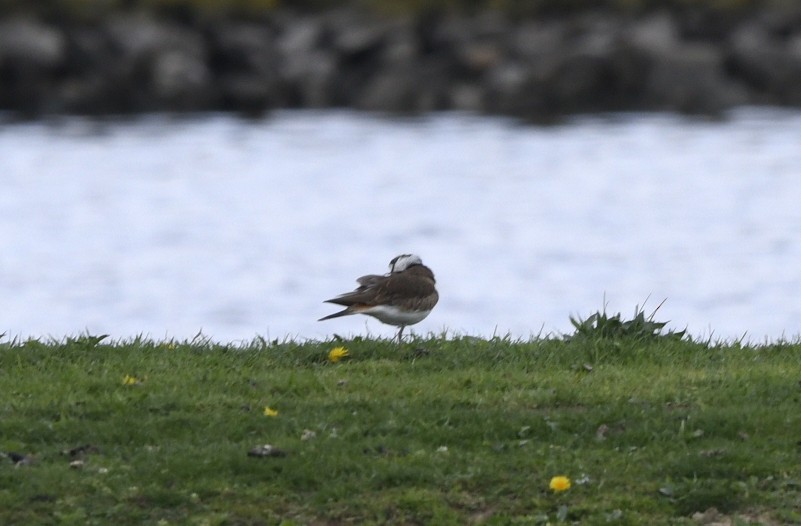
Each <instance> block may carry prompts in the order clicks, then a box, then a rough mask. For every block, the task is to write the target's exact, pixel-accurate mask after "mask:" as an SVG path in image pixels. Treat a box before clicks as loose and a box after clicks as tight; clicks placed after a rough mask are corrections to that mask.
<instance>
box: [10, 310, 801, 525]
mask: <svg viewBox="0 0 801 526" xmlns="http://www.w3.org/2000/svg"><path fill="white" fill-rule="evenodd" d="M613 318H614V317H613ZM607 319H609V318H607ZM585 329H588V327H585ZM646 332H648V333H649V334H648V335H647V337H629V336H622V337H614V338H610V337H606V336H603V335H595V336H594V335H593V333H592V331H589V330H585V333H584V334H583V335H581V336H580V337H579V336H574V337H571V338H547V339H536V340H532V341H530V342H513V341H509V340H507V339H501V338H495V339H490V340H483V339H475V338H471V337H451V338H444V337H435V336H431V337H427V338H419V339H416V340H414V341H411V342H407V343H406V344H404V346H403V347H402V348H398V346H397V345H396V344H395V343H393V342H390V341H386V340H378V341H376V340H364V339H358V338H357V339H353V340H349V341H343V342H338V341H337V342H309V343H295V342H284V343H281V342H272V343H270V342H265V341H262V340H257V341H254V342H253V343H250V344H245V345H219V344H215V343H213V342H210V341H206V340H201V341H195V342H153V341H148V340H144V339H136V340H133V341H117V342H112V341H110V340H108V339H101V338H92V337H89V336H83V337H78V338H71V339H67V340H64V341H58V342H55V341H51V342H40V341H35V340H31V341H24V342H22V341H12V342H9V341H8V340H7V339H6V340H3V341H2V342H0V451H3V452H5V453H6V454H8V453H17V454H23V455H26V456H29V457H30V458H32V462H30V463H28V462H27V461H26V462H22V463H20V464H19V465H15V464H14V463H13V462H12V460H11V459H10V458H0V524H76V525H78V524H80V525H83V524H103V525H105V524H115V525H120V526H121V525H127V524H132V525H133V524H137V525H138V524H210V525H216V524H220V525H223V524H225V525H245V524H386V523H391V524H453V525H462V524H471V523H472V524H493V525H501V524H545V523H547V522H550V523H551V524H556V523H559V522H561V521H564V522H565V523H568V524H569V523H573V524H610V523H611V524H631V525H640V524H657V525H658V524H696V522H695V521H693V520H692V519H691V516H692V514H693V513H696V512H704V511H705V510H708V509H709V508H713V507H714V508H716V509H717V510H718V511H719V512H720V513H721V514H723V515H724V516H725V517H727V518H729V519H730V520H731V521H732V524H751V523H753V524H792V523H799V522H801V513H800V512H799V511H798V510H799V509H801V462H799V455H800V454H801V447H799V440H801V410H799V407H800V406H799V400H800V399H801V386H799V380H801V344H799V343H771V344H763V345H758V346H746V345H741V344H738V343H727V344H714V343H699V342H693V341H689V340H688V339H686V338H684V339H681V338H675V337H664V338H662V337H659V336H658V335H656V336H655V335H653V334H650V333H651V331H650V330H649V331H646ZM596 336H597V337H596ZM338 345H342V346H345V347H346V348H347V349H348V351H349V355H350V356H349V357H348V358H347V359H345V360H343V361H342V362H340V363H329V362H328V360H327V353H328V352H329V351H330V350H331V349H332V348H333V347H335V346H338ZM126 376H128V377H130V378H129V381H130V382H135V383H132V384H130V385H127V384H126V383H125V382H124V378H125V377H126ZM134 379H135V380H134ZM266 406H269V407H271V408H273V409H276V410H277V411H278V415H277V416H274V417H269V416H265V414H264V408H265V407H266ZM306 430H310V431H312V432H314V433H315V435H316V436H314V437H313V438H310V439H307V440H303V439H302V438H301V437H302V436H303V435H304V432H305V431H306ZM307 435H308V432H307ZM265 443H269V444H272V445H274V446H276V447H278V448H280V449H282V450H284V451H285V452H287V456H285V457H275V458H273V457H268V458H254V457H250V456H248V451H249V450H250V449H252V448H253V447H255V446H257V445H260V444H265ZM85 445H90V446H92V447H91V448H90V449H89V450H88V451H86V452H85V453H84V454H82V455H81V454H78V455H75V456H74V457H73V456H70V454H69V453H68V451H69V450H71V449H74V448H76V447H80V446H85ZM17 458H18V457H17ZM73 460H83V465H82V467H77V468H73V467H70V462H71V461H73ZM555 475H566V476H568V477H570V479H571V480H572V482H573V485H572V487H571V488H570V489H569V490H568V491H565V492H563V493H559V494H554V493H553V492H552V491H551V490H550V489H549V488H548V483H549V481H550V479H551V477H553V476H555Z"/></svg>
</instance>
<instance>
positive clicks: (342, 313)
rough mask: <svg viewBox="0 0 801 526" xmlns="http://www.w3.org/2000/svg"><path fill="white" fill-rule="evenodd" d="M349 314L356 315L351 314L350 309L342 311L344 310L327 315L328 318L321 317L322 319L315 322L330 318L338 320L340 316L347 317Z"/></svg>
mask: <svg viewBox="0 0 801 526" xmlns="http://www.w3.org/2000/svg"><path fill="white" fill-rule="evenodd" d="M351 314H356V313H355V312H353V311H352V310H350V309H344V310H341V311H339V312H335V313H334V314H329V315H328V316H323V317H322V318H320V319H319V320H317V321H324V320H330V319H331V318H339V317H340V316H349V315H351Z"/></svg>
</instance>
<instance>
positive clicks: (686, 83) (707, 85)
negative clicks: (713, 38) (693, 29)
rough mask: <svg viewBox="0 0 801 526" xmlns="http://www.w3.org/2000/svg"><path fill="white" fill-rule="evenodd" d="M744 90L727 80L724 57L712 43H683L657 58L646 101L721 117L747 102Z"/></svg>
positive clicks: (660, 107)
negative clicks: (724, 70) (734, 107)
mask: <svg viewBox="0 0 801 526" xmlns="http://www.w3.org/2000/svg"><path fill="white" fill-rule="evenodd" d="M745 100H746V94H745V92H744V90H743V89H742V88H741V87H739V86H737V85H735V84H732V83H730V82H728V81H727V80H726V78H725V77H724V73H723V55H722V52H721V51H720V49H719V48H717V47H715V46H712V45H709V44H684V45H681V46H679V47H677V48H676V49H674V50H671V51H666V52H663V53H661V54H660V55H659V56H656V57H654V61H653V64H652V67H651V71H650V75H649V79H648V83H647V85H646V88H645V102H646V105H647V106H648V107H652V108H658V109H666V110H671V111H679V112H685V113H702V114H707V115H715V114H719V113H721V112H722V111H724V110H726V109H728V108H730V107H732V106H734V105H736V104H741V103H743V102H745Z"/></svg>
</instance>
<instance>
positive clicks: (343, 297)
mask: <svg viewBox="0 0 801 526" xmlns="http://www.w3.org/2000/svg"><path fill="white" fill-rule="evenodd" d="M356 282H357V283H358V284H359V287H358V288H356V290H354V291H353V292H346V293H344V294H340V295H339V296H337V297H335V298H331V299H330V300H325V301H324V302H323V303H334V304H336V305H342V306H344V307H345V309H344V310H341V311H339V312H335V313H334V314H329V315H328V316H324V317H322V318H320V319H319V320H317V321H323V320H330V319H332V318H339V317H340V316H350V315H352V314H366V315H368V316H372V317H373V318H376V319H377V320H379V321H381V322H382V323H386V324H388V325H394V326H396V327H399V329H398V343H402V342H403V329H404V328H405V327H406V326H408V325H414V324H415V323H419V322H421V321H423V320H424V319H425V318H426V317H427V316H428V315H429V314H430V313H431V311H432V310H433V308H434V306H435V305H436V304H437V301H439V294H438V293H437V289H436V280H435V279H434V273H433V272H432V271H431V269H430V268H428V267H426V266H425V265H423V260H422V259H420V256H418V255H416V254H401V255H400V256H396V257H394V258H392V260H391V261H390V262H389V273H387V274H384V275H378V274H368V275H366V276H362V277H360V278H358V279H357V280H356Z"/></svg>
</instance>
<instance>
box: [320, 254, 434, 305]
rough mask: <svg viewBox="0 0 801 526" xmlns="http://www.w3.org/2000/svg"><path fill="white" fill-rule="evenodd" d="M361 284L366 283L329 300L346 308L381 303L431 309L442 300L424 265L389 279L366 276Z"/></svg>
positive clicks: (416, 266)
mask: <svg viewBox="0 0 801 526" xmlns="http://www.w3.org/2000/svg"><path fill="white" fill-rule="evenodd" d="M358 281H359V283H361V284H362V286H361V287H359V288H358V289H356V290H354V291H353V292H349V293H347V294H342V295H341V296H337V297H336V298H333V299H330V300H326V301H327V302H328V303H335V304H337V305H344V306H346V307H348V306H351V305H379V304H380V305H404V306H407V307H412V308H415V309H418V308H419V309H430V308H433V307H434V305H436V303H437V301H438V300H439V295H438V294H437V290H436V287H435V281H434V274H433V273H432V272H431V270H429V269H428V268H426V267H423V266H420V265H415V266H413V267H409V268H408V269H406V270H404V271H402V272H397V273H395V274H390V275H389V276H376V275H370V276H363V277H361V278H359V280H358Z"/></svg>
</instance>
